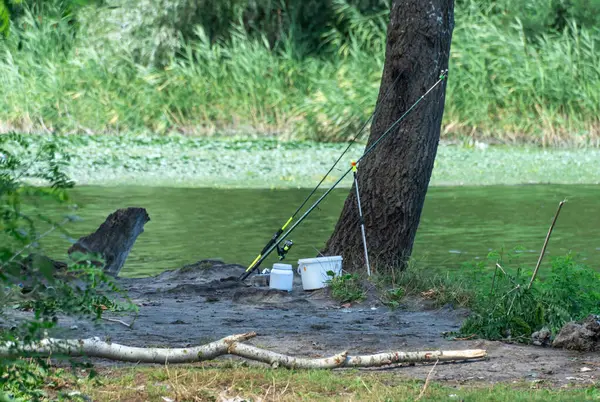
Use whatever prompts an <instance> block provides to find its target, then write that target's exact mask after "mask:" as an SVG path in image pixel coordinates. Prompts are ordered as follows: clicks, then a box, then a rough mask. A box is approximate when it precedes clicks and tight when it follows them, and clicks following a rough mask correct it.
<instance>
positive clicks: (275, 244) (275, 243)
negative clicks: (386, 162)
mask: <svg viewBox="0 0 600 402" xmlns="http://www.w3.org/2000/svg"><path fill="white" fill-rule="evenodd" d="M398 77H399V76H398ZM398 77H396V80H394V83H395V82H396V81H397V80H398ZM447 77H448V70H444V71H442V72H441V74H440V76H439V78H438V80H437V81H436V82H435V84H433V85H432V86H431V87H430V88H429V89H428V90H427V91H426V92H425V93H424V94H423V95H421V97H420V98H419V99H417V101H416V102H415V103H413V104H412V106H411V107H409V108H408V110H406V111H405V112H404V113H403V114H402V115H401V116H400V117H399V118H398V119H396V121H394V123H392V125H391V126H390V127H389V128H388V129H387V130H386V131H385V132H384V133H383V134H381V136H379V138H378V139H377V140H376V141H375V142H373V144H371V145H370V146H369V147H368V148H367V149H366V150H365V152H364V153H363V154H362V155H361V157H360V158H358V160H357V161H356V163H357V164H358V163H360V161H361V160H363V159H364V158H365V157H366V156H367V155H369V154H370V153H371V152H372V151H373V149H375V147H376V146H377V145H378V144H379V143H380V142H381V141H382V140H383V139H384V138H386V137H387V136H388V135H389V134H390V133H391V132H392V130H393V129H394V128H395V127H396V126H397V125H398V124H400V122H401V121H402V120H404V118H406V116H408V115H409V114H410V112H412V111H413V110H414V108H415V107H417V105H418V104H419V103H421V101H422V100H423V99H425V97H426V96H427V95H429V94H430V93H431V91H433V90H434V89H435V88H436V87H437V86H438V85H439V84H440V83H442V82H443V81H444V80H445V79H446V78H447ZM392 87H393V85H392V86H391V87H390V88H388V92H389V90H390V89H391V88H392ZM386 95H387V93H386ZM381 104H383V102H380V103H379V106H381ZM377 109H379V107H376V110H375V112H377ZM374 115H375V113H373V116H374ZM365 126H366V124H365ZM348 148H349V147H348ZM344 153H345V151H344ZM342 156H343V154H342ZM340 159H341V157H340V158H338V161H339V160H340ZM338 161H336V164H337V162H338ZM334 166H335V165H334ZM351 171H352V168H349V169H348V170H346V171H345V172H344V174H343V175H342V176H341V177H340V178H339V179H338V180H337V181H336V182H335V183H334V184H333V185H332V186H331V187H329V188H328V189H327V191H325V193H323V195H321V197H319V198H318V199H317V200H316V201H315V202H314V203H313V204H312V205H311V206H310V208H308V209H307V210H306V212H304V214H303V215H302V216H301V217H300V218H299V219H298V220H297V221H296V222H295V223H294V224H293V225H292V226H291V227H290V228H289V229H288V230H287V232H285V234H284V235H283V236H282V239H278V237H279V236H280V235H281V233H283V231H284V230H285V228H286V227H287V226H288V225H289V224H290V223H291V222H292V220H293V217H292V218H290V219H289V220H288V221H287V222H286V224H285V225H284V226H283V227H282V228H281V229H279V231H278V232H277V233H276V234H275V235H274V236H273V238H272V239H271V241H269V243H268V244H267V246H265V248H264V249H263V251H262V252H261V253H260V254H259V256H258V257H256V259H255V260H254V261H253V262H252V264H250V266H249V267H248V269H247V270H246V272H244V273H243V274H242V275H241V276H240V278H239V280H241V281H243V280H245V279H246V278H247V277H248V276H249V275H250V274H251V273H252V272H253V271H254V270H255V269H256V267H258V266H259V265H260V264H261V263H262V262H263V261H264V260H265V259H266V258H267V257H268V256H269V254H271V252H273V250H274V249H275V248H277V249H278V251H280V250H279V243H281V242H282V240H283V239H285V238H286V237H288V236H289V234H290V233H292V232H293V231H294V229H296V227H297V226H298V225H299V224H300V223H302V221H303V220H304V219H306V217H307V216H308V215H309V214H310V213H311V212H312V211H313V210H314V209H315V208H317V206H318V205H319V204H320V203H321V201H323V200H324V199H325V197H327V196H328V195H329V193H331V192H332V191H333V190H334V189H335V188H336V187H337V185H338V184H340V183H341V182H342V180H343V179H344V178H345V177H346V176H347V175H348V174H349V173H350V172H351ZM330 172H331V169H330ZM324 180H325V178H323V179H322V180H321V182H320V183H319V185H320V184H321V183H322V182H323V181H324ZM315 191H316V188H315V189H314V190H313V191H312V192H311V195H312V194H314V192H315ZM305 203H306V200H305V202H304V203H303V205H304V204H305ZM298 210H300V208H299V209H298ZM296 213H297V212H296ZM288 242H289V243H291V241H289V240H288V241H286V244H288ZM289 247H291V244H290V246H289ZM289 247H288V249H289ZM285 251H287V250H285ZM280 255H282V254H281V253H280Z"/></svg>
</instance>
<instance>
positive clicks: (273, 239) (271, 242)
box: [246, 74, 400, 272]
mask: <svg viewBox="0 0 600 402" xmlns="http://www.w3.org/2000/svg"><path fill="white" fill-rule="evenodd" d="M399 78H400V74H398V76H397V77H396V79H394V81H393V82H392V84H391V85H390V86H389V87H388V89H387V91H386V93H385V94H384V96H383V98H382V101H381V102H379V103H378V104H377V106H375V110H374V111H373V113H372V114H371V116H370V117H369V118H368V119H367V121H365V123H364V124H363V125H362V127H361V128H360V130H358V133H357V134H356V135H355V136H354V138H353V139H352V140H350V142H349V143H348V146H347V147H346V149H345V150H344V151H343V152H342V153H341V155H340V156H339V157H338V158H337V160H336V161H335V162H334V163H333V165H332V166H331V168H329V170H328V171H327V173H325V176H323V178H322V179H321V181H319V183H318V184H317V185H316V187H315V188H313V189H312V191H311V192H310V194H308V196H307V197H306V198H305V199H304V201H303V202H302V204H300V206H299V207H298V208H297V209H296V211H294V213H293V214H292V216H291V217H290V218H289V219H288V220H287V222H286V223H285V224H284V225H283V226H282V227H281V228H279V230H277V232H275V234H273V236H272V237H271V239H270V240H269V241H268V242H267V244H266V245H265V246H264V247H263V249H262V251H261V252H260V253H259V254H258V256H257V257H256V258H255V259H254V261H252V263H251V264H250V265H249V266H248V268H247V269H246V272H251V271H253V270H254V269H255V268H257V267H258V266H259V265H260V262H262V261H263V260H264V258H263V259H261V258H262V257H263V255H264V254H265V252H266V251H267V250H268V249H269V248H270V247H271V246H273V245H274V244H275V246H277V245H278V244H279V243H275V242H276V241H277V239H278V238H279V236H281V234H282V233H283V231H284V230H285V229H286V228H287V227H288V226H289V224H290V223H292V221H293V220H294V218H295V217H296V215H298V213H299V212H300V211H301V210H302V208H303V207H304V206H305V205H306V203H307V202H308V200H310V199H311V198H312V196H313V195H314V194H315V193H316V192H317V190H318V189H319V187H320V186H321V184H323V182H324V181H325V179H326V178H327V176H329V174H330V173H331V172H332V171H333V169H334V168H335V167H336V165H337V164H338V163H339V161H340V160H341V159H342V158H343V157H344V155H345V154H346V153H347V152H348V150H349V149H350V147H351V146H352V145H353V144H354V143H355V142H356V140H358V138H359V137H360V135H361V134H362V132H363V131H364V129H365V128H366V127H367V125H368V124H369V122H370V121H372V120H374V118H375V115H376V114H377V113H378V112H379V111H380V110H381V105H382V104H383V100H385V99H387V97H388V95H389V94H390V93H391V92H392V88H394V86H395V85H396V83H397V82H398V79H399ZM338 170H339V169H338ZM339 171H340V172H341V170H339ZM286 245H287V248H286V247H285V246H284V248H283V249H279V248H277V251H278V252H279V256H280V259H283V257H284V256H285V253H286V252H287V251H288V250H289V249H290V248H291V247H292V245H293V243H292V241H291V240H288V241H287V242H286Z"/></svg>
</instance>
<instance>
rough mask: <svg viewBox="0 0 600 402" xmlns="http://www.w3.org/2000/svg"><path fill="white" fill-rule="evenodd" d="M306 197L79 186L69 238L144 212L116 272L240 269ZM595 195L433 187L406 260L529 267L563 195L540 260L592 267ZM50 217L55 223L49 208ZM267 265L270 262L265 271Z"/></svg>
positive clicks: (597, 253) (60, 251) (327, 215)
mask: <svg viewBox="0 0 600 402" xmlns="http://www.w3.org/2000/svg"><path fill="white" fill-rule="evenodd" d="M348 191H349V190H348V189H342V190H338V191H334V192H333V193H332V194H331V195H330V197H328V198H327V199H326V201H324V202H323V203H322V204H321V206H320V208H319V209H317V210H315V211H314V213H313V214H311V215H310V216H309V217H308V218H307V219H306V221H305V222H304V223H303V224H302V225H300V226H299V227H298V229H297V230H296V231H295V232H294V233H293V234H292V236H291V237H290V238H291V239H292V240H293V241H294V247H293V248H292V250H291V251H290V253H289V254H288V258H287V261H289V262H290V263H292V264H296V262H297V260H298V259H299V258H307V257H314V256H315V255H316V254H317V250H318V249H319V248H320V247H322V246H323V244H324V242H325V241H326V240H327V238H328V236H329V234H330V233H331V231H332V230H333V227H334V225H335V223H336V221H337V218H338V216H339V213H340V211H341V207H342V204H343V201H344V199H345V197H346V195H347V194H348ZM307 193H308V190H306V189H287V190H256V189H248V190H240V189H231V190H225V189H208V188H189V189H187V188H160V187H145V186H144V187H142V186H140V187H95V186H81V187H78V188H76V189H75V190H73V192H72V196H73V201H74V202H75V203H76V204H77V205H78V210H77V215H78V216H79V217H80V218H81V219H82V220H81V221H79V222H75V223H71V224H70V226H68V229H69V231H70V234H71V236H72V237H73V238H75V239H76V238H78V237H79V236H82V235H85V234H88V233H89V232H91V231H93V230H95V229H96V228H97V227H98V226H99V225H100V224H101V223H102V222H103V221H104V219H105V218H106V217H107V215H108V214H110V213H111V212H113V211H114V210H116V209H118V208H123V207H128V206H139V207H144V208H146V209H147V211H148V213H149V215H150V219H151V221H150V222H148V223H147V224H146V226H145V232H144V233H143V234H142V235H141V236H140V237H139V238H138V240H137V242H136V244H135V246H134V247H133V249H132V252H131V254H130V255H129V258H128V260H127V262H126V265H125V267H124V269H123V271H122V275H124V276H146V275H150V274H155V273H158V272H161V271H163V270H166V269H172V268H178V267H181V266H183V265H184V264H187V263H192V262H195V261H198V260H201V259H205V258H221V259H223V260H225V261H226V262H230V263H240V264H243V265H247V264H249V263H250V262H251V261H252V260H253V259H254V257H255V256H256V255H257V253H258V252H259V251H260V250H261V249H262V247H263V246H264V244H265V243H266V242H267V241H268V240H269V238H270V237H271V236H272V234H273V233H274V232H275V231H276V230H277V228H279V227H280V226H281V225H282V224H283V223H284V222H285V221H286V220H287V218H288V217H289V215H290V214H291V213H292V212H293V211H294V210H295V208H296V207H297V206H298V205H299V203H300V202H301V201H302V200H303V199H304V197H305V196H306V195H307ZM599 196H600V186H594V185H589V186H586V185H572V186H568V185H525V186H479V187H432V188H430V190H429V192H428V194H427V198H426V202H425V207H424V211H423V215H422V220H421V225H420V227H419V231H418V234H417V239H416V243H415V249H414V253H413V256H414V257H415V259H416V260H417V261H420V263H421V264H423V265H424V266H427V267H429V268H433V269H436V270H446V269H448V270H456V269H461V265H462V264H463V263H464V262H471V261H478V260H481V259H484V258H485V257H486V255H487V254H488V253H489V251H490V250H493V249H500V248H504V249H506V250H509V249H512V248H514V247H517V246H520V247H522V249H523V251H521V258H520V260H522V262H523V263H526V264H530V265H533V264H535V261H536V259H537V255H538V253H539V250H540V249H541V246H542V243H543V241H544V238H545V236H546V233H547V230H548V227H549V225H550V222H551V221H552V217H553V216H554V213H555V211H556V208H557V205H558V203H559V202H560V201H561V200H563V199H565V198H566V199H567V200H568V202H567V204H566V205H565V206H564V207H563V211H562V213H561V216H560V218H559V220H558V223H557V225H556V227H555V230H554V233H553V236H552V239H551V241H550V245H549V247H548V250H547V254H548V256H549V257H550V258H549V259H548V260H547V261H550V259H551V257H552V256H558V255H564V254H565V253H567V252H569V251H573V252H575V253H579V254H580V255H581V259H582V260H583V261H585V262H586V263H588V264H590V265H591V266H594V267H597V268H599V269H600V202H599V201H600V197H599ZM50 212H51V215H53V216H55V217H58V216H59V211H58V210H55V211H54V210H53V211H50ZM356 230H357V231H358V230H360V229H359V227H358V226H357V228H356ZM367 237H368V232H367ZM44 246H45V247H46V248H47V252H49V254H50V255H52V256H55V257H57V258H64V255H65V250H66V249H67V248H68V247H69V243H68V241H67V240H65V238H64V236H61V235H59V234H58V233H56V234H55V235H53V236H50V237H48V239H46V240H45V241H44ZM275 261H276V258H275V257H272V258H270V259H269V260H267V261H266V263H265V265H264V266H269V265H270V264H272V263H273V262H275ZM548 263H549V262H548Z"/></svg>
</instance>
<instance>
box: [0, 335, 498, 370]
mask: <svg viewBox="0 0 600 402" xmlns="http://www.w3.org/2000/svg"><path fill="white" fill-rule="evenodd" d="M255 336H256V333H255V332H249V333H246V334H238V335H231V336H228V337H225V338H223V339H220V340H218V341H215V342H211V343H208V344H206V345H201V346H196V347H192V348H173V349H170V348H139V347H133V346H125V345H119V344H117V343H110V342H105V341H101V340H100V339H99V338H88V339H53V338H49V339H43V340H41V341H40V342H38V343H35V344H32V345H19V344H15V343H13V342H8V343H5V344H4V345H2V346H0V357H10V356H13V357H14V356H18V355H20V354H23V353H34V354H37V355H41V356H52V355H67V356H72V357H76V356H85V357H96V358H102V359H110V360H118V361H125V362H135V363H159V364H176V363H193V362H200V361H205V360H212V359H215V358H217V357H219V356H223V355H227V354H230V355H234V356H239V357H244V358H246V359H249V360H255V361H259V362H263V363H267V364H270V365H272V366H274V367H277V366H283V367H287V368H298V369H334V368H338V367H378V366H384V365H389V364H396V363H407V362H413V363H416V362H435V361H459V360H471V359H482V358H485V357H487V353H486V351H485V350H482V349H474V350H450V351H441V350H437V351H428V352H390V353H379V354H375V355H365V356H348V353H347V352H342V353H339V354H336V355H334V356H331V357H326V358H317V359H311V358H304V357H293V356H288V355H284V354H281V353H276V352H271V351H268V350H264V349H260V348H258V347H256V346H252V345H247V344H244V343H240V342H242V341H246V340H248V339H251V338H254V337H255Z"/></svg>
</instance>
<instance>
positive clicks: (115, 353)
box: [0, 332, 256, 364]
mask: <svg viewBox="0 0 600 402" xmlns="http://www.w3.org/2000/svg"><path fill="white" fill-rule="evenodd" d="M255 336H256V333H255V332H249V333H246V334H238V335H231V336H228V337H225V338H223V339H220V340H218V341H215V342H211V343H208V344H206V345H202V346H196V347H192V348H173V349H170V348H138V347H134V346H125V345H119V344H118V343H109V342H105V341H101V340H100V339H99V338H88V339H53V338H49V339H43V340H41V341H40V342H38V343H35V344H32V345H24V346H19V345H16V344H15V343H13V342H10V343H6V344H5V345H4V346H2V347H0V357H8V356H15V355H17V354H19V352H26V353H35V354H37V355H42V356H51V355H53V354H57V355H67V356H72V357H76V356H85V357H97V358H102V359H109V360H118V361H125V362H136V363H138V362H139V363H160V364H167V363H170V364H175V363H191V362H199V361H204V360H212V359H214V358H216V357H218V356H222V355H226V354H228V353H229V352H228V349H229V347H230V346H231V345H232V344H233V343H235V342H240V341H245V340H248V339H250V338H254V337H255Z"/></svg>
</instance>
